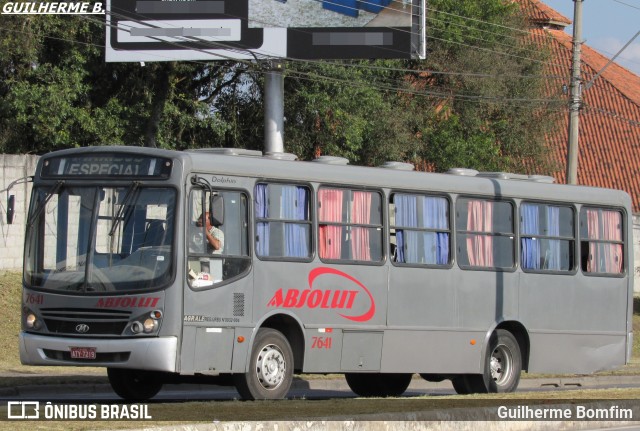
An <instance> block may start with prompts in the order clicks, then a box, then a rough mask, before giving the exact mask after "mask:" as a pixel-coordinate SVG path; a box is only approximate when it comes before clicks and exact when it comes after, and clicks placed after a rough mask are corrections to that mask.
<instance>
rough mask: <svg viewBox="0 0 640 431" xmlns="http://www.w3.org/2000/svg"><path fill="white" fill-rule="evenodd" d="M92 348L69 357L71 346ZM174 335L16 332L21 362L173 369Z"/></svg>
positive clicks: (29, 363) (30, 363)
mask: <svg viewBox="0 0 640 431" xmlns="http://www.w3.org/2000/svg"><path fill="white" fill-rule="evenodd" d="M72 348H73V349H74V350H81V351H83V352H95V359H88V358H85V359H73V358H72V357H71V350H72ZM177 349H178V339H177V338H176V337H159V338H127V339H109V340H101V339H95V338H92V339H83V338H68V337H50V336H42V335H36V334H31V333H27V332H21V333H20V362H22V364H23V365H64V366H84V367H113V368H132V369H142V370H149V371H166V372H175V371H176V353H177Z"/></svg>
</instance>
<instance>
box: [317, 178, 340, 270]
mask: <svg viewBox="0 0 640 431" xmlns="http://www.w3.org/2000/svg"><path fill="white" fill-rule="evenodd" d="M342 193H343V192H342V190H335V189H320V191H319V192H318V206H319V208H318V219H319V222H320V228H319V232H318V234H319V238H318V241H319V244H318V245H319V252H320V257H321V258H322V259H340V256H341V253H342V226H328V225H326V224H324V225H323V224H322V223H323V222H340V221H342Z"/></svg>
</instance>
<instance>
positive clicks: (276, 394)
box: [234, 328, 293, 400]
mask: <svg viewBox="0 0 640 431" xmlns="http://www.w3.org/2000/svg"><path fill="white" fill-rule="evenodd" d="M234 380H235V385H236V389H237V390H238V392H239V393H240V396H241V397H242V398H243V399H245V400H279V399H282V398H284V397H286V396H287V393H288V392H289V388H290V387H291V382H292V381H293V351H292V350H291V346H290V345H289V341H287V338H286V337H285V336H284V335H282V333H281V332H279V331H276V330H275V329H271V328H261V329H259V330H258V333H257V335H256V338H255V340H254V342H253V347H252V349H251V358H250V359H249V371H247V372H246V373H244V374H236V375H235V377H234Z"/></svg>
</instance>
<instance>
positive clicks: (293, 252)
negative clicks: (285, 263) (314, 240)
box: [280, 186, 309, 257]
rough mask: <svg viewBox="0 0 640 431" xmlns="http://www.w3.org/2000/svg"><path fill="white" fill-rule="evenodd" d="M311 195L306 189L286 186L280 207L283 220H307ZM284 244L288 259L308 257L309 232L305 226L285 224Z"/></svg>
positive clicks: (283, 189)
mask: <svg viewBox="0 0 640 431" xmlns="http://www.w3.org/2000/svg"><path fill="white" fill-rule="evenodd" d="M308 202H309V193H308V190H307V189H306V188H305V187H297V186H285V187H283V188H282V199H281V205H280V215H281V218H283V219H286V220H301V221H304V220H307V219H308V216H309V214H308V208H309V205H308ZM284 244H285V251H284V255H285V256H286V257H308V256H309V245H308V243H307V230H306V225H305V224H299V223H285V226H284Z"/></svg>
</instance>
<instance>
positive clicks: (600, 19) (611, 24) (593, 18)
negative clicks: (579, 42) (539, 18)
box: [542, 0, 640, 75]
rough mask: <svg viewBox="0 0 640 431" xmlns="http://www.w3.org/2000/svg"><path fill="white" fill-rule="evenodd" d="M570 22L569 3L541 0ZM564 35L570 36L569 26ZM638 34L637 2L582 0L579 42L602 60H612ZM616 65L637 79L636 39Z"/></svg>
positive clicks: (639, 54)
mask: <svg viewBox="0 0 640 431" xmlns="http://www.w3.org/2000/svg"><path fill="white" fill-rule="evenodd" d="M542 2H543V3H545V4H546V5H548V6H550V7H552V8H553V9H555V10H556V11H558V12H560V13H561V14H562V15H564V16H566V17H567V18H569V19H570V20H571V21H573V20H574V19H573V7H574V2H573V0H542ZM565 31H566V32H567V33H568V34H573V26H570V27H567V28H566V29H565ZM638 31H640V0H584V1H583V3H582V38H583V39H585V41H586V44H587V45H589V46H590V47H591V48H594V49H595V50H596V51H598V52H600V53H601V54H603V55H604V56H605V57H608V58H611V57H613V56H614V55H615V54H616V53H617V52H618V51H619V50H620V49H621V48H622V47H623V46H624V45H625V44H626V43H627V42H629V40H630V39H631V38H632V37H633V36H634V35H635V34H636V33H637V32H638ZM616 63H618V64H620V65H621V66H623V67H626V68H627V69H629V70H631V71H632V72H634V73H635V74H637V75H640V35H638V37H636V39H635V40H634V41H633V43H632V44H631V45H629V46H628V47H627V48H626V49H625V50H624V51H623V52H622V53H621V54H620V56H619V57H618V58H617V59H616Z"/></svg>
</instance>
